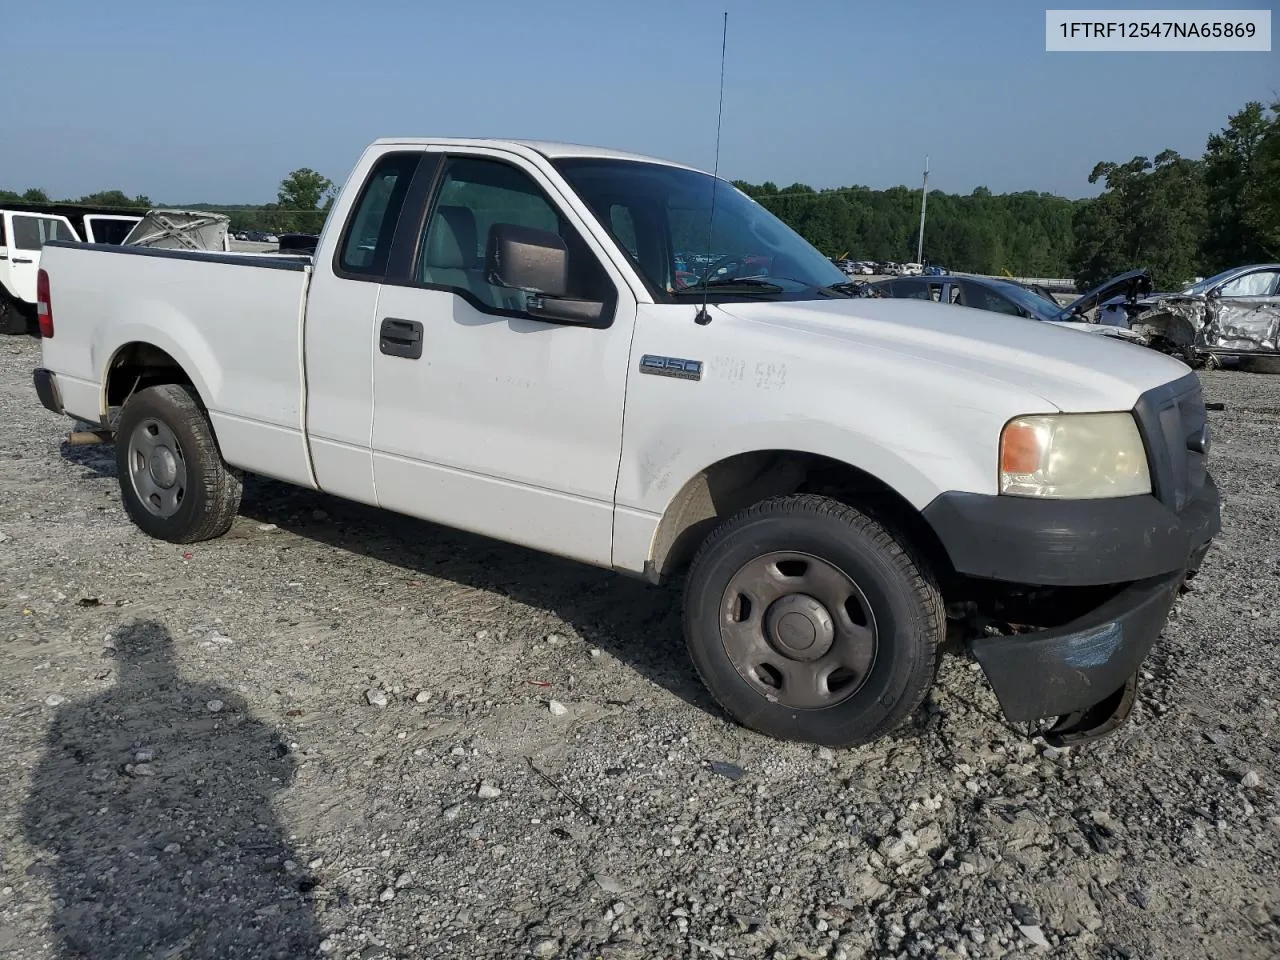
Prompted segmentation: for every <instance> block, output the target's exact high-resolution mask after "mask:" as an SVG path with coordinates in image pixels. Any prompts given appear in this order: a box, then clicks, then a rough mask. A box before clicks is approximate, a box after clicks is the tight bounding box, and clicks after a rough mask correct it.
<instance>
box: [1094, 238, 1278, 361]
mask: <svg viewBox="0 0 1280 960" xmlns="http://www.w3.org/2000/svg"><path fill="white" fill-rule="evenodd" d="M1121 309H1122V310H1123V311H1124V312H1125V314H1126V315H1127V317H1128V321H1129V329H1130V330H1131V331H1132V332H1133V333H1135V334H1138V335H1139V336H1140V337H1142V340H1143V342H1144V343H1145V344H1146V345H1147V346H1149V347H1152V348H1154V349H1156V350H1160V351H1161V352H1163V353H1168V354H1171V355H1173V356H1175V357H1178V358H1179V359H1181V360H1183V361H1184V362H1185V363H1187V364H1188V365H1190V366H1193V367H1208V368H1210V369H1213V368H1215V367H1218V366H1221V364H1222V360H1223V358H1225V357H1240V358H1246V357H1249V358H1254V357H1273V358H1280V264H1276V263H1269V264H1253V265H1251V266H1247V267H1235V268H1233V269H1231V270H1224V271H1223V272H1222V273H1219V274H1217V275H1216V276H1212V277H1208V278H1207V279H1205V280H1201V281H1199V282H1198V283H1193V284H1191V286H1189V287H1187V288H1186V289H1185V290H1182V291H1181V292H1179V293H1157V294H1151V295H1148V296H1146V297H1143V298H1139V299H1137V300H1135V301H1133V302H1131V303H1127V304H1124V305H1122V307H1121ZM1112 310H1113V311H1114V307H1112Z"/></svg>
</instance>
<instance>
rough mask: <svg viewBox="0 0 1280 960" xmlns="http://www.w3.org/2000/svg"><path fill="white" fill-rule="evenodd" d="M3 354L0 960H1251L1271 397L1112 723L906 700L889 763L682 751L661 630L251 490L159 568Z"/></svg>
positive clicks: (752, 748) (401, 534) (23, 371)
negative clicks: (1075, 737)
mask: <svg viewBox="0 0 1280 960" xmlns="http://www.w3.org/2000/svg"><path fill="white" fill-rule="evenodd" d="M38 355H39V352H38V344H36V343H35V342H33V341H30V340H27V339H25V338H21V339H19V338H9V339H6V340H4V341H3V342H0V420H2V422H3V423H4V424H5V426H4V428H3V432H0V580H2V583H0V640H3V643H2V644H0V749H2V750H3V755H4V757H5V758H6V760H5V763H6V768H7V769H6V771H5V775H4V776H3V777H2V778H0V837H2V838H3V844H2V848H0V956H4V957H8V958H14V960H23V958H48V957H67V958H69V957H91V958H104V957H105V958H116V957H120V958H125V957H128V958H169V960H174V958H188V957H213V956H219V957H224V956H225V957H272V956H278V957H310V956H321V955H326V956H330V957H344V958H345V957H353V958H354V957H359V958H366V957H410V956H414V957H449V958H461V957H520V956H535V957H581V958H586V957H615V958H627V957H634V958H656V957H698V958H703V957H716V958H720V957H744V958H745V957H772V958H782V957H786V958H801V957H806V958H807V957H838V958H857V957H899V956H903V957H937V958H957V957H1063V958H1068V957H1069V958H1076V957H1079V958H1120V957H1127V958H1142V960H1147V958H1161V957H1206V958H1213V960H1224V958H1241V957H1275V956H1277V955H1278V954H1280V926H1278V921H1280V880H1278V879H1277V878H1280V857H1278V856H1277V853H1278V851H1280V805H1278V804H1277V787H1278V786H1280V759H1278V757H1277V751H1278V750H1280V741H1278V740H1277V737H1276V732H1277V729H1278V721H1280V717H1278V701H1280V695H1278V694H1277V692H1276V686H1275V680H1276V677H1277V669H1276V668H1277V663H1278V661H1280V651H1278V648H1277V639H1276V638H1277V628H1278V626H1280V618H1278V617H1277V613H1276V604H1275V601H1276V598H1277V597H1278V596H1280V521H1278V520H1277V515H1276V513H1277V512H1276V505H1277V494H1278V490H1277V487H1278V486H1280V483H1278V479H1277V478H1280V455H1278V454H1277V431H1278V430H1280V377H1266V376H1254V375H1249V374H1240V373H1213V374H1206V375H1205V377H1204V380H1205V382H1206V385H1207V393H1208V397H1209V399H1210V400H1218V401H1224V402H1225V403H1226V410H1225V411H1224V412H1215V413H1212V414H1211V415H1210V416H1211V418H1212V422H1213V426H1214V429H1215V431H1216V445H1215V449H1214V454H1213V459H1214V461H1215V473H1216V476H1217V478H1218V482H1219V484H1220V486H1221V488H1222V491H1223V495H1224V500H1225V509H1224V525H1225V529H1224V532H1223V535H1222V537H1221V538H1220V540H1219V541H1218V545H1217V546H1216V547H1215V549H1214V550H1213V551H1211V553H1210V554H1209V557H1208V560H1207V562H1206V565H1205V567H1204V569H1203V571H1202V573H1201V576H1200V577H1199V578H1198V579H1197V580H1196V581H1195V582H1194V584H1193V586H1194V589H1193V590H1192V591H1191V592H1189V593H1187V594H1186V595H1185V596H1183V597H1182V599H1181V600H1180V601H1179V603H1178V607H1177V609H1176V611H1175V613H1174V615H1173V617H1172V619H1171V622H1170V624H1169V627H1168V629H1167V630H1166V632H1165V635H1164V639H1163V640H1162V642H1161V644H1160V645H1159V647H1158V648H1157V651H1156V653H1155V654H1154V656H1153V657H1152V659H1151V660H1150V661H1149V663H1148V668H1149V672H1148V674H1147V675H1146V682H1145V684H1144V686H1143V688H1142V693H1141V700H1140V703H1139V705H1138V707H1137V708H1136V710H1135V713H1134V716H1133V719H1132V721H1131V723H1130V724H1129V725H1128V726H1127V727H1125V728H1124V729H1123V730H1122V731H1121V732H1119V733H1118V734H1117V735H1115V736H1114V737H1112V738H1110V739H1108V740H1105V741H1102V742H1099V743H1096V744H1094V745H1091V746H1089V747H1087V748H1084V749H1083V750H1077V751H1073V752H1058V751H1054V750H1052V749H1049V748H1047V747H1045V746H1044V745H1043V743H1040V742H1032V741H1028V740H1026V739H1025V738H1023V737H1021V736H1020V735H1019V734H1018V732H1017V731H1015V730H1012V729H1010V728H1009V727H1008V726H1006V725H1005V724H1004V723H1002V722H1001V720H1000V718H999V715H998V713H997V711H996V703H995V699H994V697H993V696H992V695H991V693H990V692H989V691H988V689H987V688H986V687H985V686H984V684H983V683H982V682H981V676H980V674H978V673H977V672H976V668H975V667H974V666H973V665H971V664H969V663H968V662H966V661H965V660H963V659H960V658H950V659H948V661H947V662H946V663H945V664H944V666H943V669H942V672H941V675H940V678H939V685H938V687H937V689H936V692H935V694H934V696H933V697H932V698H931V699H930V700H929V702H928V703H927V704H926V705H925V707H924V708H922V710H921V711H920V713H919V715H918V716H917V717H915V718H914V719H913V720H912V721H911V722H910V724H909V725H908V726H907V727H906V728H905V729H903V730H901V731H899V732H898V733H897V734H895V735H894V736H892V737H891V738H889V739H887V740H885V741H882V742H880V743H877V744H875V745H873V746H870V747H867V748H863V749H858V750H850V751H839V752H831V751H827V750H814V749H811V748H807V747H803V746H800V745H789V744H782V743H777V742H773V741H770V740H767V739H765V738H762V737H759V736H756V735H754V734H751V733H748V732H746V731H744V730H743V729H741V728H739V727H737V726H735V725H733V724H731V723H729V722H727V721H726V719H725V718H724V717H723V716H722V715H721V714H720V713H718V712H717V710H716V708H715V707H714V705H713V704H712V703H711V702H710V700H709V698H708V697H707V695H706V694H705V693H704V692H703V690H702V688H701V687H700V685H699V684H698V682H697V680H696V678H695V677H694V675H693V672H692V669H691V667H690V665H689V663H688V661H687V659H686V657H685V654H684V651H683V647H682V642H681V640H680V632H679V625H678V617H677V610H678V606H677V603H676V598H675V596H674V594H673V593H671V592H669V591H663V590H658V589H655V588H650V587H648V586H646V585H643V584H640V583H637V582H633V581H630V580H626V579H624V578H621V577H615V576H612V575H610V574H607V573H604V572H601V571H596V570H593V569H589V568H585V567H580V566H576V565H573V564H570V563H566V562H561V561H557V560H553V559H547V558H544V557H542V556H539V555H536V554H534V553H531V552H528V551H525V550H521V549H516V548H513V547H509V546H505V545H502V544H498V543H494V542H491V541H485V540H481V539H479V538H475V537H470V536H464V535H460V534H458V533H454V532H450V531H446V530H443V529H440V528H437V527H433V526H430V525H428V524H423V523H417V522H410V521H407V520H404V519H402V518H397V517H394V516H392V515H389V514H380V513H378V512H376V511H373V510H368V509H365V508H363V507H359V506H355V505H351V504H346V503H343V502H340V501H337V500H334V499H333V498H330V497H325V496H321V495H317V494H313V493H308V492H303V491H298V490H295V489H292V488H289V487H285V486H283V485H280V484H276V483H272V482H266V481H257V482H254V481H251V482H249V483H248V484H247V487H246V497H245V504H244V507H243V511H242V513H243V515H242V517H241V518H240V519H239V520H238V521H237V523H236V525H235V527H234V528H233V529H232V531H231V533H230V534H229V535H227V536H226V537H225V538H223V539H221V540H219V541H216V542H211V543H204V544H198V545H195V546H194V547H189V548H185V549H184V548H182V547H178V546H173V545H169V544H165V543H160V542H156V541H152V540H149V539H147V538H146V537H144V536H143V535H142V534H141V533H140V532H138V531H137V530H136V529H135V528H134V527H133V526H132V525H130V524H129V523H128V522H127V521H126V520H125V519H124V517H123V515H122V512H121V509H120V503H119V496H118V491H117V486H116V480H115V467H114V460H113V458H112V448H111V447H68V446H66V445H65V444H64V443H63V440H64V437H65V434H66V433H67V430H68V429H69V426H70V422H69V421H66V420H64V419H62V418H58V417H55V416H53V415H51V414H49V413H46V412H45V411H44V410H42V409H41V408H40V407H39V405H38V404H37V402H36V399H35V396H34V392H33V391H32V389H31V386H30V370H31V367H32V366H33V364H34V363H35V362H36V360H37V358H38Z"/></svg>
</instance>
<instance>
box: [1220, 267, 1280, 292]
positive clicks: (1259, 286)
mask: <svg viewBox="0 0 1280 960" xmlns="http://www.w3.org/2000/svg"><path fill="white" fill-rule="evenodd" d="M1278 278H1280V272H1277V271H1275V270H1257V271H1255V272H1253V273H1246V274H1245V275H1244V276H1242V277H1236V278H1235V279H1234V280H1229V281H1227V282H1226V283H1224V284H1223V285H1222V288H1221V291H1220V293H1221V295H1222V296H1224V297H1270V296H1272V295H1274V294H1275V293H1276V280H1277V279H1278Z"/></svg>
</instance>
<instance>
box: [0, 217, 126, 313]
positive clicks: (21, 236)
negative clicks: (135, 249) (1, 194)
mask: <svg viewBox="0 0 1280 960" xmlns="http://www.w3.org/2000/svg"><path fill="white" fill-rule="evenodd" d="M141 220H142V218H141V217H134V216H122V215H119V214H105V213H96V214H95V213H83V212H82V211H81V210H80V209H79V208H75V207H73V208H71V210H70V214H69V215H67V214H63V213H47V212H44V211H42V210H40V208H39V206H38V205H35V204H24V205H23V208H22V209H14V208H7V209H3V210H0V334H15V333H19V334H20V333H29V332H34V330H35V327H36V276H37V274H38V272H39V270H40V258H41V256H42V251H43V249H44V245H45V243H47V242H48V241H50V240H64V241H78V240H79V241H84V242H85V243H113V244H115V243H123V242H124V239H125V237H126V236H127V235H128V234H129V231H130V230H132V229H133V227H134V226H135V225H136V224H137V223H138V222H139V221H141ZM77 223H78V224H79V229H78V230H77V229H76V226H77Z"/></svg>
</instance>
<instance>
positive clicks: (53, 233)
mask: <svg viewBox="0 0 1280 960" xmlns="http://www.w3.org/2000/svg"><path fill="white" fill-rule="evenodd" d="M7 216H8V218H9V224H8V226H9V231H8V234H9V282H8V283H7V284H6V286H7V287H8V288H9V292H10V293H11V294H13V295H14V296H15V297H17V298H18V299H19V300H22V301H24V302H25V303H28V304H35V302H36V273H37V272H38V271H39V269H40V251H41V250H42V249H43V248H44V244H45V241H46V240H78V239H79V238H78V237H77V236H76V233H75V231H74V230H72V229H71V222H70V221H69V220H67V219H66V218H65V217H44V216H39V215H37V214H30V213H11V214H7Z"/></svg>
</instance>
